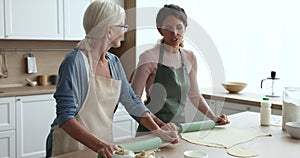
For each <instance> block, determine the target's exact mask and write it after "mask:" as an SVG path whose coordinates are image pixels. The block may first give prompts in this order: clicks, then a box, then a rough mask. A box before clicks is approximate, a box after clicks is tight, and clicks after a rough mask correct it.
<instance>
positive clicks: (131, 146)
mask: <svg viewBox="0 0 300 158" xmlns="http://www.w3.org/2000/svg"><path fill="white" fill-rule="evenodd" d="M216 125H219V124H218V123H216V122H214V121H212V120H207V121H198V122H189V123H181V124H180V125H179V126H178V132H179V133H186V132H194V131H201V130H209V129H213V128H214V127H215V126H216ZM164 143H166V142H165V141H164V140H162V139H161V138H159V137H154V138H149V139H145V140H140V141H134V142H131V143H125V144H119V146H120V147H121V148H124V149H127V150H132V151H133V152H135V153H137V152H141V151H147V150H152V149H156V148H159V147H161V145H162V144H164Z"/></svg>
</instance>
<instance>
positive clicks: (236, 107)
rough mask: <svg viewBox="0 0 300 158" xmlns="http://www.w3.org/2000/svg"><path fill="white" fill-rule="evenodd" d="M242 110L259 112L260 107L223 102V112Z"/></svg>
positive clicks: (229, 112) (233, 112) (230, 112)
mask: <svg viewBox="0 0 300 158" xmlns="http://www.w3.org/2000/svg"><path fill="white" fill-rule="evenodd" d="M244 111H253V112H259V111H260V107H258V106H252V105H246V104H238V103H231V102H224V106H223V109H222V113H223V114H227V115H230V114H235V113H239V112H244Z"/></svg>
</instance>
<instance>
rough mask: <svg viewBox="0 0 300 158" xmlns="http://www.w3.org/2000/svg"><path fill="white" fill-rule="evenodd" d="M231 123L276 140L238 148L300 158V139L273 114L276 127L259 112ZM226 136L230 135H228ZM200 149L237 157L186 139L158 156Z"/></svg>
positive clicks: (176, 157) (268, 157)
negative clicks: (262, 119)
mask: <svg viewBox="0 0 300 158" xmlns="http://www.w3.org/2000/svg"><path fill="white" fill-rule="evenodd" d="M229 120H230V121H231V124H230V126H232V127H235V128H240V129H243V130H247V129H251V130H258V131H262V132H265V133H271V134H272V137H259V138H256V139H254V140H252V141H249V142H246V143H242V144H239V145H237V146H235V147H245V148H249V149H252V150H254V151H256V152H257V153H258V154H259V156H258V157H261V158H298V157H299V156H300V139H293V138H291V137H290V135H289V134H288V133H287V132H285V131H283V130H282V129H281V126H279V125H280V122H281V117H280V116H275V115H272V119H271V120H272V121H271V122H273V123H274V124H275V125H271V126H260V121H259V113H255V112H242V113H238V114H234V115H230V116H229ZM151 136H152V135H147V136H142V137H137V138H134V139H131V140H127V141H126V142H130V141H134V140H141V139H145V138H148V137H151ZM224 137H226V136H224ZM192 149H197V150H201V151H203V152H206V153H208V157H209V158H233V157H232V156H230V155H228V154H227V152H226V149H219V148H212V147H205V146H200V145H196V144H191V143H188V142H186V141H185V140H181V141H180V143H178V144H176V145H171V144H169V145H167V146H164V147H162V148H161V151H160V152H157V153H156V155H157V157H161V156H166V157H167V158H169V157H171V158H183V152H184V151H186V150H192ZM61 157H72V158H77V157H78V158H79V157H94V158H95V157H97V155H96V154H95V153H93V152H91V151H78V152H74V153H69V154H65V155H62V156H59V158H61Z"/></svg>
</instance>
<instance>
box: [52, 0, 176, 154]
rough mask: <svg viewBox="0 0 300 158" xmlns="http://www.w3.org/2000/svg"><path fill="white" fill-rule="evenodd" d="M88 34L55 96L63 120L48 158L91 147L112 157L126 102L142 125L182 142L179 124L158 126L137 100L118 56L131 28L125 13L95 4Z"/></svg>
mask: <svg viewBox="0 0 300 158" xmlns="http://www.w3.org/2000/svg"><path fill="white" fill-rule="evenodd" d="M83 24H84V29H85V32H86V36H85V38H84V39H83V40H81V41H80V42H79V44H78V46H77V47H76V48H75V49H74V50H73V51H72V52H70V53H68V54H67V55H66V56H65V59H64V61H63V62H62V64H61V65H60V68H59V79H58V83H57V88H56V92H55V94H54V97H55V99H56V103H57V104H56V114H57V117H56V119H55V120H54V122H53V123H52V125H51V127H52V129H51V132H50V134H49V136H48V138H47V157H50V156H56V155H60V154H64V153H68V152H72V151H77V150H81V149H84V148H89V149H91V150H93V151H95V152H97V153H99V154H100V155H101V156H102V157H104V158H105V157H111V156H112V152H113V150H116V149H117V148H118V147H117V146H116V145H114V144H112V143H111V142H112V119H113V113H114V109H115V108H116V105H117V103H118V102H121V103H122V104H123V105H124V106H125V108H126V110H127V111H128V113H129V114H130V115H131V116H132V117H133V118H134V119H135V120H136V121H138V122H139V123H140V124H143V125H144V126H145V127H146V128H148V129H149V130H153V131H154V134H156V135H157V136H159V137H161V138H163V139H164V140H166V141H168V142H173V143H176V142H178V135H177V132H176V126H175V125H174V124H163V125H162V124H161V123H160V124H159V125H158V124H157V123H156V122H155V120H157V119H155V120H153V118H152V117H153V115H151V114H150V113H149V110H148V109H147V108H145V106H144V105H143V104H142V103H141V102H140V101H139V100H138V99H137V97H136V96H135V94H134V92H133V90H132V89H131V87H130V84H129V83H128V81H127V79H126V76H125V73H124V71H123V68H122V65H121V63H120V61H119V59H118V57H117V56H115V55H113V54H111V53H109V52H108V50H109V49H110V48H111V47H114V48H117V47H120V45H121V43H120V41H121V39H122V36H123V34H124V32H125V31H126V30H127V27H128V26H127V25H125V11H124V9H123V8H121V7H120V6H118V5H116V4H114V3H112V2H109V1H94V2H93V3H91V4H90V6H89V7H88V8H87V10H86V12H85V15H84V20H83Z"/></svg>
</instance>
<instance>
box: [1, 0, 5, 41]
mask: <svg viewBox="0 0 300 158" xmlns="http://www.w3.org/2000/svg"><path fill="white" fill-rule="evenodd" d="M4 36H5V34H4V0H0V39H3V38H4Z"/></svg>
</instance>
